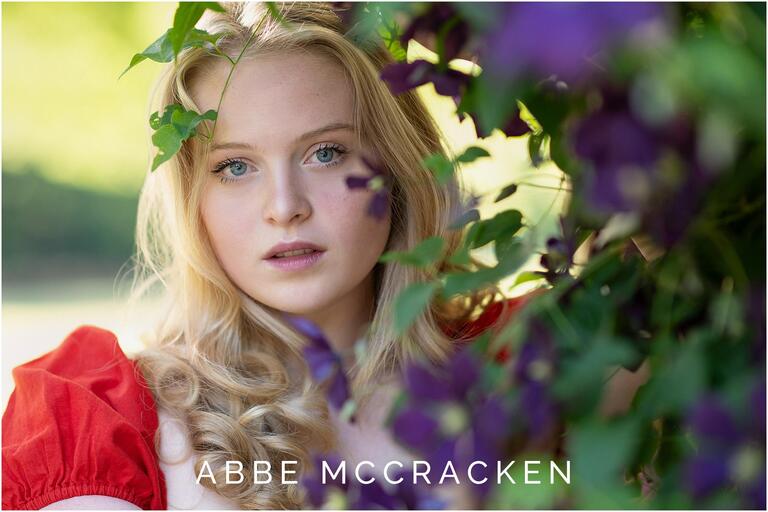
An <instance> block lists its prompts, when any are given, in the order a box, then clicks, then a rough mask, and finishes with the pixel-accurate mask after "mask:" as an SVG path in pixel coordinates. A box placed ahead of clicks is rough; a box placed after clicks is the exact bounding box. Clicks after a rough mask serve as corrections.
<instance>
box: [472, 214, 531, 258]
mask: <svg viewBox="0 0 768 512" xmlns="http://www.w3.org/2000/svg"><path fill="white" fill-rule="evenodd" d="M478 224H479V225H480V227H479V228H478V233H477V236H476V238H475V240H474V243H473V244H472V248H473V249H477V248H479V247H482V246H484V245H485V244H487V243H489V242H491V241H494V240H500V239H504V238H509V237H511V236H513V235H514V234H515V233H517V232H518V231H519V230H520V228H521V227H522V226H523V215H522V214H521V213H520V212H519V211H517V210H505V211H503V212H500V213H497V214H496V215H495V216H494V217H493V218H490V219H488V220H483V221H480V222H478Z"/></svg>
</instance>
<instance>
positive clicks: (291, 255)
mask: <svg viewBox="0 0 768 512" xmlns="http://www.w3.org/2000/svg"><path fill="white" fill-rule="evenodd" d="M324 254H325V251H321V250H315V249H300V250H294V251H286V252H283V253H278V254H275V255H274V256H272V257H271V258H267V259H265V260H264V261H266V262H267V263H269V264H270V265H272V266H273V267H276V268H278V269H280V270H286V271H295V270H303V269H306V268H309V267H311V266H313V265H314V264H316V263H317V262H318V261H319V260H320V259H322V257H323V255H324Z"/></svg>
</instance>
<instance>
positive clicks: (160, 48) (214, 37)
mask: <svg viewBox="0 0 768 512" xmlns="http://www.w3.org/2000/svg"><path fill="white" fill-rule="evenodd" d="M171 30H172V29H168V30H167V31H166V32H165V34H163V35H162V36H160V37H159V38H158V39H157V40H156V41H155V42H153V43H152V44H151V45H149V46H148V47H147V49H146V50H144V51H143V52H141V53H137V54H136V55H134V56H133V58H132V59H131V62H130V64H129V65H128V67H127V68H125V70H124V71H123V72H122V73H120V77H122V76H123V75H124V74H126V73H127V72H128V70H129V69H131V68H132V67H133V66H135V65H136V64H138V63H140V62H142V61H144V60H146V59H150V60H153V61H155V62H161V63H165V62H171V61H172V60H173V58H174V57H175V54H174V52H173V46H172V43H171V40H170V39H169V34H170V33H171ZM223 36H224V34H223V33H221V34H209V33H208V32H206V31H205V30H198V29H193V30H192V31H190V32H188V33H187V36H186V39H185V40H184V44H183V45H182V48H181V49H182V50H184V49H187V48H203V47H209V48H213V47H214V46H216V44H217V43H218V42H219V39H221V38H222V37H223Z"/></svg>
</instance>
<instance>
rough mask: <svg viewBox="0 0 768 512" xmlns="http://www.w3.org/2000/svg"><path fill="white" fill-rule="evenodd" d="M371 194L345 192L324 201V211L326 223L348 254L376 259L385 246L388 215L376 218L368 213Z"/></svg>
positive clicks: (388, 223) (387, 232)
mask: <svg viewBox="0 0 768 512" xmlns="http://www.w3.org/2000/svg"><path fill="white" fill-rule="evenodd" d="M372 198H373V193H371V192H367V191H359V190H351V191H350V190H349V189H346V188H345V189H344V190H343V191H341V192H339V193H338V194H334V195H333V196H327V197H326V198H324V201H325V202H326V204H324V205H323V209H324V210H325V211H327V212H328V215H329V222H332V223H333V231H334V232H335V233H336V236H337V240H338V241H339V243H341V244H343V247H344V248H345V249H346V251H347V252H348V253H349V254H354V255H359V256H360V257H363V256H366V259H367V260H370V259H371V258H373V259H378V257H379V256H380V255H381V253H382V251H383V249H384V247H385V246H386V243H387V239H388V237H389V230H390V224H391V220H390V215H389V213H388V214H387V216H386V217H384V218H383V219H376V218H374V217H372V216H370V215H369V214H368V205H369V204H370V201H371V199H372Z"/></svg>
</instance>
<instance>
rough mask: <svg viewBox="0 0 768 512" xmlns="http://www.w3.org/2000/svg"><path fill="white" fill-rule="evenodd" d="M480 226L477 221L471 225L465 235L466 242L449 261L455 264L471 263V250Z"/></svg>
mask: <svg viewBox="0 0 768 512" xmlns="http://www.w3.org/2000/svg"><path fill="white" fill-rule="evenodd" d="M478 217H479V214H478ZM478 227H479V226H478V224H477V223H475V224H472V227H470V228H469V231H467V235H466V237H464V243H463V244H462V245H461V247H460V248H459V249H457V250H456V252H454V253H453V254H451V256H450V257H449V258H448V262H449V263H453V264H454V265H469V264H470V262H471V261H470V258H469V251H470V250H471V249H472V244H473V243H474V241H475V237H476V236H477V230H478Z"/></svg>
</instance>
